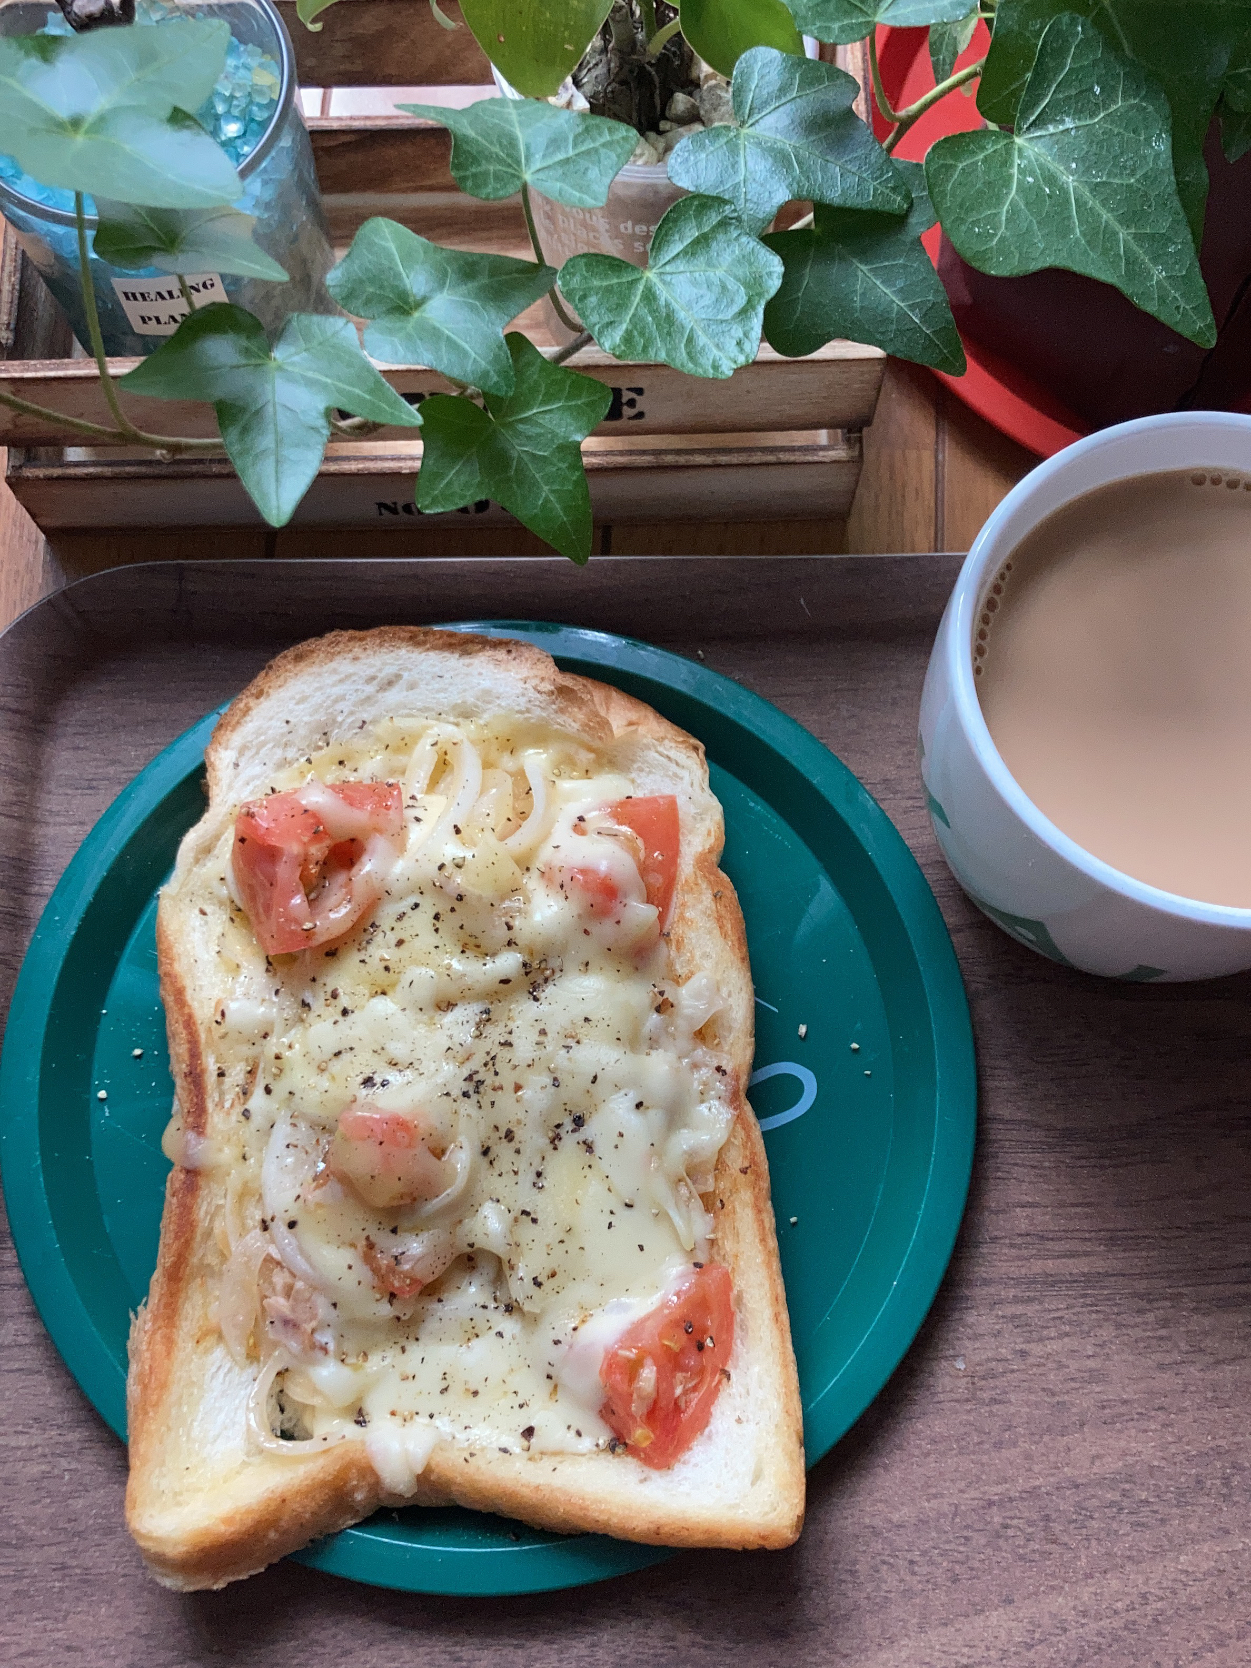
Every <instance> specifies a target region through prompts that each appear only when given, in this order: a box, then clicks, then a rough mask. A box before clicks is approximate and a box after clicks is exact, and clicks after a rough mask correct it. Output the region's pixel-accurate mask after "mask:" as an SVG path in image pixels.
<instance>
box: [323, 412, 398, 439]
mask: <svg viewBox="0 0 1251 1668" xmlns="http://www.w3.org/2000/svg"><path fill="white" fill-rule="evenodd" d="M330 427H331V429H332V430H333V432H334V433H335V434H337V435H339V436H341V437H342V438H343V439H344V440H364V439H366V438H367V437H368V436H369V435H371V434H377V433H378V431H379V429H381V428H383V427H385V425H384V424H382V423H375V422H374V421H373V420H372V418H369V417H332V418H331V419H330Z"/></svg>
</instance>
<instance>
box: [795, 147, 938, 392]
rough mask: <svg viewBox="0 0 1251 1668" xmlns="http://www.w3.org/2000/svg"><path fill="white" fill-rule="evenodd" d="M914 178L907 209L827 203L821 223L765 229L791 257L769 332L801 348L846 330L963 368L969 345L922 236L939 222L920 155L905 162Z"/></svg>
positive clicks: (927, 361) (922, 361)
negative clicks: (881, 210)
mask: <svg viewBox="0 0 1251 1668" xmlns="http://www.w3.org/2000/svg"><path fill="white" fill-rule="evenodd" d="M900 167H901V168H902V169H903V170H904V171H905V172H906V174H907V177H908V182H909V184H910V185H911V186H912V188H913V197H912V207H911V208H910V209H909V210H908V213H907V216H906V217H905V218H900V217H899V216H898V215H889V214H874V213H868V212H866V211H864V210H863V209H844V208H827V207H826V206H825V205H823V204H820V203H819V204H817V206H816V207H815V208H814V210H813V224H812V227H811V229H804V230H802V231H797V232H778V233H775V234H774V235H773V236H772V237H767V238H765V239H764V241H765V243H767V244H768V246H769V248H770V249H772V250H774V251H775V253H777V254H778V255H780V256H781V257H782V263H783V265H784V266H785V268H786V275H785V277H784V278H783V279H782V287H781V289H780V290H779V291H778V293H777V294H776V295H775V296H774V297H773V300H772V301H770V303H769V305H768V306H767V307H766V308H765V315H764V328H765V336H766V338H767V339H768V341H769V342H770V343H771V345H772V346H773V347H775V348H776V349H777V351H778V352H779V353H785V354H786V355H788V357H790V358H799V357H800V356H801V355H803V354H805V353H815V352H816V350H817V349H818V348H819V347H824V346H825V344H826V342H829V341H832V340H833V339H834V337H836V336H848V337H851V338H852V339H853V340H854V341H857V342H871V343H873V345H874V346H875V347H880V348H884V349H885V350H886V352H887V353H893V354H895V355H896V356H897V357H898V358H900V359H911V360H914V361H915V362H916V363H917V364H918V365H932V366H933V367H934V368H935V370H939V371H948V372H950V373H951V374H952V375H953V376H961V375H963V373H964V369H965V361H964V348H963V347H962V346H961V343H960V335H959V332H958V331H957V330H956V325H955V320H954V319H953V318H952V316H951V308H950V307H949V306H948V304H947V295H946V292H945V291H944V289H943V286H942V284H941V283H940V282H939V278H938V274H937V272H935V270H934V265H933V262H932V261H931V260H930V258H929V256H928V255H927V254H926V253H925V250H924V249H923V248H922V247H921V244H920V242H919V239H920V236H921V233H922V232H926V231H928V230H929V228H930V227H931V226H932V225H933V224H934V213H933V210H932V209H931V207H930V202H929V198H928V196H927V195H926V191H925V171H924V169H923V168H922V167H921V165H920V163H917V162H907V163H901V164H900Z"/></svg>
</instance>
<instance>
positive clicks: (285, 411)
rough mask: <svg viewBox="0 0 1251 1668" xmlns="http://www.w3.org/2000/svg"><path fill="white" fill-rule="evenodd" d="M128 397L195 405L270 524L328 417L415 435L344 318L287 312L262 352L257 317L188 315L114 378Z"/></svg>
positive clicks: (301, 484)
mask: <svg viewBox="0 0 1251 1668" xmlns="http://www.w3.org/2000/svg"><path fill="white" fill-rule="evenodd" d="M121 380H122V384H123V385H124V386H125V387H127V388H129V389H130V390H131V391H132V392H133V393H136V394H151V395H153V396H154V397H155V398H157V399H161V400H203V401H205V402H206V403H208V404H210V405H211V406H212V407H213V409H214V411H215V412H216V413H217V422H218V427H219V428H220V429H221V436H222V441H223V443H224V445H225V447H226V451H227V453H228V454H229V457H230V461H231V463H233V464H234V466H235V469H236V470H237V471H238V474H239V479H240V480H241V481H242V482H243V484H244V486H245V487H246V488H247V491H248V495H249V497H250V498H251V499H252V502H253V503H254V504H255V505H256V507H257V509H258V510H259V511H260V512H261V514H262V515H263V516H264V517H265V520H266V521H268V522H269V524H270V526H271V527H283V526H285V525H286V523H287V522H288V521H290V519H291V516H292V513H293V512H294V510H295V507H296V505H297V504H298V503H299V502H300V499H301V498H303V496H304V494H305V492H307V490H308V487H309V485H310V483H311V482H312V480H313V477H314V476H315V475H316V474H317V470H318V468H319V466H320V464H321V460H322V454H323V453H324V451H325V449H326V441H327V439H328V438H329V436H330V414H331V412H334V411H350V412H353V413H354V414H355V415H356V416H357V417H366V418H368V419H369V420H370V421H371V422H375V423H393V424H401V425H403V426H404V427H406V428H415V427H417V426H418V425H419V424H420V422H421V418H420V416H419V415H418V413H417V412H416V411H414V410H413V408H412V406H410V405H408V404H407V403H406V402H405V401H404V400H402V399H401V398H400V396H399V395H398V394H397V393H396V392H395V390H394V389H393V388H392V387H390V385H389V384H388V383H386V382H385V381H384V380H383V378H382V377H381V376H379V374H378V372H377V371H376V370H375V369H374V367H373V366H372V365H371V364H370V363H369V361H368V359H366V357H365V355H364V354H363V353H362V352H361V349H360V344H359V343H358V342H357V340H356V331H355V329H354V328H353V326H352V324H351V323H350V322H349V320H347V319H335V318H328V317H326V316H325V315H324V314H320V313H295V314H293V315H292V316H291V317H290V318H289V319H288V320H287V322H286V324H285V326H284V327H283V331H282V335H281V336H280V337H279V338H278V341H277V342H276V343H275V345H274V346H273V347H272V348H271V347H270V345H269V341H268V339H267V338H266V335H265V331H264V329H263V327H262V325H261V322H260V320H259V319H256V318H253V316H252V314H251V313H248V312H245V311H244V309H243V308H242V307H234V306H230V305H227V304H225V303H222V302H216V303H214V305H213V306H211V307H203V308H201V309H200V310H199V311H198V312H194V313H189V314H188V315H187V317H186V318H184V319H183V321H182V323H181V324H180V325H179V326H178V329H177V330H176V331H175V333H174V334H173V335H172V336H171V337H170V338H169V340H168V341H167V342H162V343H161V345H160V347H159V348H157V350H156V352H155V353H152V354H149V356H148V357H147V358H146V359H145V360H144V361H143V363H142V364H141V365H137V366H136V367H135V369H134V370H133V371H130V372H129V373H128V374H127V375H126V376H124V377H123V378H122V379H121Z"/></svg>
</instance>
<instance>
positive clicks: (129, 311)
mask: <svg viewBox="0 0 1251 1668" xmlns="http://www.w3.org/2000/svg"><path fill="white" fill-rule="evenodd" d="M186 285H187V289H188V291H189V292H190V295H191V299H192V301H193V302H194V304H195V305H196V307H207V306H208V305H209V303H210V302H211V301H228V300H229V299H230V297H229V296H228V295H227V294H226V286H225V285H224V284H223V283H222V281H221V279H220V278H219V277H218V275H217V273H215V272H196V273H189V274H188V275H187V278H186ZM113 288H114V289H115V290H116V291H117V299H118V300H119V301H120V302H121V304H122V306H123V307H124V308H125V309H126V317H127V318H128V319H129V320H130V324H131V328H132V329H133V330H134V331H135V332H136V333H137V334H138V335H140V336H172V335H173V334H174V332H175V330H177V328H178V325H179V321H180V320H182V319H184V318H185V317H186V316H187V303H186V302H185V301H184V300H183V297H182V290H181V289H180V288H179V286H178V280H177V278H174V277H170V278H114V280H113Z"/></svg>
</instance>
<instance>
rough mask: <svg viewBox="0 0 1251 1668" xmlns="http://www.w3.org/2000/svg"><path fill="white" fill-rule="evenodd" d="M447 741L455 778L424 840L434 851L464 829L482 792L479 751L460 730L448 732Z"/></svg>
mask: <svg viewBox="0 0 1251 1668" xmlns="http://www.w3.org/2000/svg"><path fill="white" fill-rule="evenodd" d="M448 740H449V741H451V742H452V743H453V744H454V746H455V748H456V775H455V777H454V778H453V780H452V785H451V787H450V788H448V789H447V790H446V792H447V804H446V805H445V806H444V807H443V809H442V811H440V813H439V815H438V818H437V820H436V822H435V824H434V826H433V828H431V830H430V832H429V834H428V835H427V836H426V843H427V844H428V845H429V846H430V848H431V849H432V850H434V851H437V850H439V849H440V847H441V846H442V845H443V844H445V843H446V841H447V836H448V833H449V831H450V830H451V829H452V828H464V826H465V825H466V823H468V821H469V814H470V812H471V811H472V810H473V808H474V806H475V805H476V804H477V801H478V795H479V794H480V793H481V792H482V760H481V759H480V758H479V757H478V749H477V748H476V747H475V746H474V744H473V743H472V742H471V741H470V740H469V738H468V736H464V735H462V734H461V732H460V731H459V730H450V731H449V732H448Z"/></svg>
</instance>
